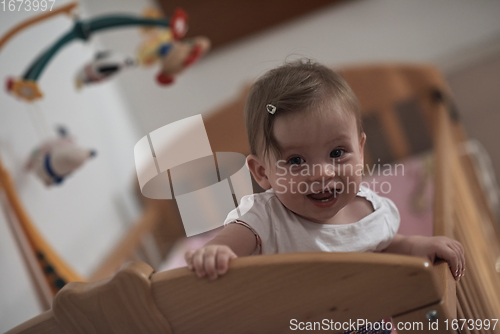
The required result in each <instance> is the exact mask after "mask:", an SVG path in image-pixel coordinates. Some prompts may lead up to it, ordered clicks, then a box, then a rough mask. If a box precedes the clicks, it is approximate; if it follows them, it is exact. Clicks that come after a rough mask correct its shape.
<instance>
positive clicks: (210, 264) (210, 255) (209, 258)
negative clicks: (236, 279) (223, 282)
mask: <svg viewBox="0 0 500 334" xmlns="http://www.w3.org/2000/svg"><path fill="white" fill-rule="evenodd" d="M215 256H216V250H215V249H213V248H211V249H207V250H206V251H205V253H204V254H203V263H204V264H205V272H206V273H207V275H208V278H210V279H212V280H213V279H216V278H217V272H216V271H215Z"/></svg>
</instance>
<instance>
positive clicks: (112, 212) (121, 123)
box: [0, 0, 141, 332]
mask: <svg viewBox="0 0 500 334" xmlns="http://www.w3.org/2000/svg"><path fill="white" fill-rule="evenodd" d="M65 2H66V1H62V0H61V1H57V2H56V6H57V5H62V4H63V3H65ZM35 14H36V13H34V12H24V11H20V12H3V11H0V35H3V34H4V33H5V32H6V31H7V30H8V29H9V28H10V27H12V26H13V25H15V24H17V23H19V22H20V21H21V20H23V19H26V18H29V17H31V16H33V15H35ZM71 25H72V22H71V20H69V19H68V18H67V17H62V16H61V17H58V18H55V19H53V20H50V21H45V22H44V23H41V24H39V25H37V26H36V27H34V28H32V29H28V30H26V31H24V32H22V33H21V34H19V35H18V36H17V37H16V38H15V39H13V40H12V41H11V42H9V43H8V44H7V45H6V46H5V47H4V48H3V50H1V52H0V64H1V65H0V80H1V81H2V90H1V91H0V156H1V158H2V161H3V162H4V164H5V165H6V167H7V168H8V170H9V171H10V172H11V175H12V176H13V177H14V179H15V183H16V187H17V189H18V191H19V194H20V196H21V200H22V202H23V203H24V204H25V207H26V209H27V211H28V213H29V215H30V216H31V217H32V218H33V220H34V221H35V223H36V226H37V227H38V229H39V230H40V231H41V233H42V234H43V236H44V237H45V238H46V239H47V240H48V241H49V243H50V244H52V245H53V247H54V248H55V250H56V251H57V252H58V253H59V254H60V255H61V256H62V257H63V258H64V259H65V260H66V261H67V262H68V263H70V264H71V265H72V266H73V267H74V269H75V270H76V271H77V272H78V273H80V274H81V275H83V276H84V277H85V276H87V275H89V274H90V273H91V271H92V269H93V268H94V267H95V266H97V265H98V263H99V261H100V260H101V259H102V258H103V256H104V255H105V254H107V253H108V252H109V250H110V248H111V247H112V245H113V244H114V243H115V242H116V241H117V240H118V238H119V237H120V236H121V235H122V233H123V232H124V230H125V227H124V224H126V222H127V221H131V220H133V219H135V216H136V212H134V211H133V210H132V211H130V212H129V211H127V210H124V209H123V206H126V205H129V204H127V203H129V202H130V201H131V200H132V196H131V194H132V192H131V188H132V184H133V180H134V176H135V167H134V160H133V145H134V144H135V142H136V140H138V139H139V138H140V137H141V136H140V132H139V131H138V130H137V128H136V126H135V125H134V124H133V122H132V121H131V119H130V117H129V115H130V112H128V111H126V109H127V107H126V105H125V104H124V102H123V100H122V99H121V97H120V94H119V92H118V90H117V89H116V87H115V86H114V84H113V83H105V84H102V85H99V86H98V87H90V88H88V89H84V90H83V91H82V92H81V93H77V92H76V91H75V89H74V85H73V77H74V74H75V72H76V71H77V69H78V68H79V67H80V66H82V65H83V64H84V63H85V62H86V61H88V59H91V57H92V56H93V53H94V50H95V49H96V48H95V46H92V45H83V44H82V43H81V42H74V43H73V44H71V45H69V46H67V47H66V48H64V49H63V50H62V51H61V52H59V53H58V54H57V55H56V56H55V57H54V59H53V60H52V62H51V63H50V64H49V66H48V67H47V68H46V70H45V72H44V73H43V74H42V76H41V79H40V80H39V84H40V87H41V89H42V90H43V92H44V93H45V97H44V99H43V100H41V101H40V102H36V103H35V105H29V104H27V103H25V102H21V101H19V100H16V99H15V98H14V97H12V96H10V95H7V94H6V92H5V91H4V90H3V87H4V84H3V82H4V79H5V78H6V77H8V76H21V75H22V74H23V73H24V71H25V69H26V68H27V66H28V65H29V64H30V63H31V62H32V61H33V60H34V58H35V56H36V55H38V53H39V52H40V51H41V50H43V49H44V48H46V47H48V46H49V45H50V44H51V43H52V42H53V41H55V40H56V39H57V38H58V37H59V36H60V35H61V34H62V33H63V32H65V31H66V30H68V29H69V28H70V27H71ZM28 113H34V114H35V113H39V114H43V117H44V118H45V119H46V123H47V124H48V125H49V126H54V125H57V124H63V125H65V126H67V127H68V129H69V131H70V132H71V133H72V134H73V135H74V136H75V137H76V139H77V141H78V143H79V144H80V145H81V146H83V147H88V148H94V149H96V150H97V157H96V158H94V159H93V160H91V161H89V162H88V163H87V164H86V165H85V166H83V167H82V169H81V170H78V171H77V172H75V173H74V175H72V176H71V177H69V178H68V179H66V180H65V181H64V183H63V184H62V186H56V187H54V188H52V189H47V188H45V186H43V185H42V184H41V183H40V182H39V180H38V179H36V178H35V177H34V176H33V175H31V174H26V173H25V172H24V171H23V164H24V162H25V159H26V158H27V157H28V155H29V154H30V151H31V150H32V149H33V148H34V147H35V146H36V145H37V143H39V140H40V139H39V137H37V134H36V132H35V130H34V128H33V124H32V123H31V122H30V120H29V116H28V115H29V114H28ZM0 296H1V297H0V332H4V331H6V330H8V329H9V328H11V327H13V326H15V325H17V324H19V323H20V322H22V321H24V320H26V319H28V318H30V317H32V316H34V315H36V314H38V313H39V312H40V308H39V306H38V304H37V302H36V299H35V296H34V293H33V289H32V287H31V285H30V281H29V279H28V276H27V271H26V269H25V268H24V266H23V263H22V260H21V258H20V255H19V253H18V249H17V246H16V245H15V243H14V241H13V239H12V235H11V231H10V230H9V229H8V226H7V224H6V221H5V217H4V214H3V212H2V210H1V209H0Z"/></svg>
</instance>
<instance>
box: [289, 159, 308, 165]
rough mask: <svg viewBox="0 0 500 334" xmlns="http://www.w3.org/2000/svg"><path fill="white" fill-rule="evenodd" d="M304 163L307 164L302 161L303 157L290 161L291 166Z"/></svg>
mask: <svg viewBox="0 0 500 334" xmlns="http://www.w3.org/2000/svg"><path fill="white" fill-rule="evenodd" d="M304 162H305V161H304V159H302V158H301V157H293V158H290V159H288V163H289V164H290V165H297V166H298V165H300V164H302V163H304Z"/></svg>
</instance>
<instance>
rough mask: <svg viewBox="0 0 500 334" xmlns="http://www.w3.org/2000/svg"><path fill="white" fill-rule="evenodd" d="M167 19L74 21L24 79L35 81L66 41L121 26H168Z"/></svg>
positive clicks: (82, 38)
mask: <svg viewBox="0 0 500 334" xmlns="http://www.w3.org/2000/svg"><path fill="white" fill-rule="evenodd" d="M169 24H170V20H169V19H147V18H138V17H129V16H103V17H98V18H95V19H90V20H85V21H76V22H75V24H74V25H73V28H72V29H71V30H70V31H69V32H67V33H66V34H64V35H63V36H62V37H61V38H59V39H58V40H57V41H56V42H55V43H54V44H53V45H52V46H51V47H50V48H49V49H48V50H47V51H45V52H44V53H43V54H41V55H40V56H39V57H38V58H37V59H36V60H35V61H34V62H33V63H32V65H31V66H30V67H29V68H28V70H27V71H26V73H25V74H24V75H23V79H24V80H32V81H36V80H37V79H38V77H39V76H40V74H41V73H42V71H43V69H44V68H45V66H47V64H48V63H49V61H50V59H51V58H52V57H53V56H54V55H55V54H56V53H57V52H58V51H59V49H60V48H62V47H63V46H64V45H66V44H67V43H69V42H71V41H73V40H74V39H81V40H84V41H86V40H88V39H89V38H90V36H91V35H92V33H94V32H97V31H100V30H105V29H111V28H115V27H122V26H158V27H165V28H166V27H168V26H169Z"/></svg>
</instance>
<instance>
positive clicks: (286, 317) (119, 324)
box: [8, 65, 500, 334]
mask: <svg viewBox="0 0 500 334" xmlns="http://www.w3.org/2000/svg"><path fill="white" fill-rule="evenodd" d="M341 73H342V75H343V76H344V77H345V78H346V80H347V81H348V83H349V84H350V85H351V87H352V88H353V90H354V92H355V93H356V95H357V96H358V98H359V100H360V104H361V108H362V112H363V115H364V127H365V131H366V133H367V137H368V141H367V147H366V148H365V150H366V157H365V160H366V161H368V162H369V163H380V164H383V163H389V162H393V161H395V160H398V159H402V158H405V157H408V156H411V155H413V154H417V153H419V152H422V151H425V150H427V149H429V148H431V147H433V152H434V163H435V167H434V169H435V174H434V183H435V203H434V215H435V216H434V235H444V236H449V237H451V238H454V239H457V240H459V241H460V242H461V243H462V244H463V246H464V248H465V251H466V260H467V271H466V275H465V276H464V277H463V278H462V280H461V281H460V282H458V283H457V282H455V280H454V279H453V277H452V275H451V273H450V271H449V268H448V265H447V264H446V263H444V262H437V263H435V264H429V263H428V262H427V261H426V260H425V259H421V258H416V257H409V256H400V255H393V254H373V253H295V254H279V255H265V256H256V257H246V258H238V259H236V260H234V261H232V262H231V265H230V267H231V269H230V270H229V272H228V273H227V275H225V276H223V277H222V278H220V279H218V280H216V281H213V282H212V281H207V280H204V279H199V278H197V277H196V275H195V274H194V273H192V272H191V271H189V270H188V269H187V268H179V269H173V270H169V271H165V272H159V273H154V271H153V269H152V268H151V267H150V266H148V265H147V264H145V263H142V262H132V263H128V264H127V265H125V266H124V267H123V268H122V269H121V270H120V271H119V272H118V273H116V274H115V275H114V276H113V277H111V278H106V279H103V280H100V281H98V282H94V283H80V282H73V283H70V284H68V285H66V286H65V287H64V288H63V289H62V290H61V291H60V292H59V293H58V294H57V295H56V297H55V299H54V301H53V305H52V309H51V310H49V311H47V312H45V313H43V314H41V315H39V316H37V317H35V318H33V319H31V320H29V321H27V322H25V323H23V324H21V325H20V326H18V327H16V328H14V329H12V330H11V331H9V332H8V333H188V334H191V333H193V334H194V333H230V334H234V333H285V332H290V331H292V329H293V328H294V327H295V326H299V325H300V323H302V325H303V326H305V325H306V324H307V323H308V322H309V323H311V324H314V323H315V322H318V323H320V324H321V325H323V326H326V323H325V320H324V319H326V320H327V322H328V324H329V325H328V326H330V325H331V326H335V325H338V324H343V323H349V321H354V322H356V321H357V319H366V320H367V321H377V320H379V319H382V318H384V317H387V316H392V317H393V323H394V324H395V325H396V324H398V323H400V324H403V325H406V330H404V328H400V329H399V330H398V332H405V333H406V332H408V333H456V332H460V333H500V324H496V328H495V329H494V330H493V329H492V327H493V325H494V324H495V320H493V319H498V318H499V317H500V274H499V272H498V271H499V270H500V269H499V267H500V266H499V264H500V262H499V261H500V260H499V259H500V243H499V240H500V238H499V236H500V233H499V229H498V225H496V222H495V220H494V217H493V215H492V213H491V210H490V208H489V207H488V204H487V201H486V198H485V195H484V193H483V191H482V189H481V186H480V183H479V181H478V178H477V177H476V173H475V171H474V167H473V164H472V162H471V160H470V158H469V157H468V156H467V155H463V154H461V153H460V150H459V147H460V146H459V145H460V143H462V142H463V141H464V140H465V134H464V131H463V129H462V127H461V125H460V122H459V118H458V114H457V112H456V110H455V109H454V108H453V104H452V99H451V94H450V92H449V90H448V88H447V86H446V84H445V82H444V81H443V79H442V76H441V75H440V73H439V72H438V71H437V70H436V69H435V68H433V67H431V66H415V65H373V66H364V67H353V68H346V69H343V70H342V71H341ZM246 92H247V90H245V91H244V93H243V94H242V95H241V96H240V97H239V98H238V99H237V100H235V101H233V102H232V103H230V104H228V105H227V106H226V107H225V108H223V109H221V110H219V111H218V112H216V113H212V114H210V115H209V116H208V117H205V124H206V128H207V133H208V135H209V139H210V142H211V146H212V150H213V151H214V152H223V151H232V152H241V153H244V154H247V153H248V144H247V139H246V135H245V131H244V127H243V116H242V107H243V101H244V99H245V96H246ZM221 129H224V132H223V135H221ZM226 129H227V130H226ZM228 138H231V140H228ZM176 224H177V222H176ZM149 229H150V228H149ZM146 230H147V229H146ZM495 266H496V267H495ZM293 319H295V320H293ZM457 319H466V320H473V321H474V326H473V327H474V328H472V327H471V326H470V321H469V322H468V323H467V322H466V323H465V326H463V325H464V322H463V321H460V320H458V321H457ZM330 320H331V322H329V321H330ZM486 320H490V328H489V329H486V328H485V324H486ZM480 323H481V325H482V326H481V328H479V327H480V326H479V325H480ZM408 324H409V325H408ZM430 326H431V327H430ZM436 326H438V329H437V330H435V328H436ZM457 326H458V328H459V329H460V331H458V330H457ZM409 327H412V329H408V328H409ZM324 328H325V327H323V329H324ZM329 328H331V329H332V330H330V332H333V333H337V332H338V333H341V332H343V330H339V329H338V328H336V329H335V328H334V327H329ZM316 329H318V328H316ZM317 331H318V332H321V330H317Z"/></svg>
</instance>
